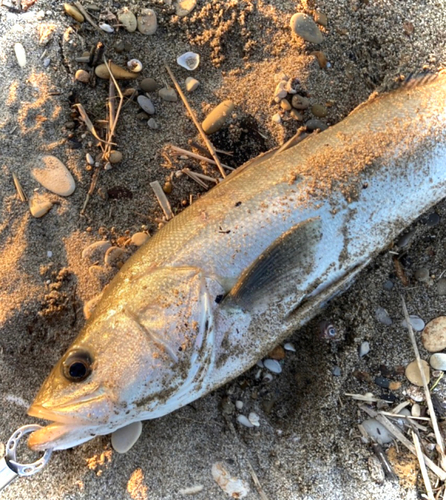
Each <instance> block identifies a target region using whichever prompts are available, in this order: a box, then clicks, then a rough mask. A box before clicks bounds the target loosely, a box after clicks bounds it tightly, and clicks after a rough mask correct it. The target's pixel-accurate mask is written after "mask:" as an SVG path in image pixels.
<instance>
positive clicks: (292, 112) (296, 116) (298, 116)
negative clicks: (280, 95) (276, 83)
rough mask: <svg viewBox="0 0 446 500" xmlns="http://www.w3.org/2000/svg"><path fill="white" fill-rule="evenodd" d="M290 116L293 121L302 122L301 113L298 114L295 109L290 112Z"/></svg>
mask: <svg viewBox="0 0 446 500" xmlns="http://www.w3.org/2000/svg"><path fill="white" fill-rule="evenodd" d="M290 116H292V117H293V118H294V119H295V120H297V121H299V122H301V121H303V119H304V117H303V115H302V114H301V113H299V111H297V109H292V110H291V111H290Z"/></svg>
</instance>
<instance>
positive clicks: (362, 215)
mask: <svg viewBox="0 0 446 500" xmlns="http://www.w3.org/2000/svg"><path fill="white" fill-rule="evenodd" d="M445 195H446V75H445V74H444V73H438V74H436V75H428V76H423V77H419V78H418V79H412V80H409V81H408V82H407V83H406V84H405V85H402V86H401V88H399V89H397V90H395V91H393V92H389V93H386V94H381V95H375V96H373V97H371V98H370V99H369V100H368V101H366V102H365V103H363V104H362V105H360V106H359V107H358V108H356V109H355V110H353V111H352V112H351V113H350V114H349V115H348V116H347V117H346V118H345V119H344V120H343V121H341V122H339V123H338V124H336V125H334V126H332V127H330V128H328V129H327V130H325V131H323V132H320V133H316V134H311V135H310V136H309V137H307V138H305V140H303V141H301V142H300V143H298V144H296V145H294V146H292V147H289V148H285V149H284V148H281V149H280V150H278V151H272V152H269V153H266V154H264V155H261V156H259V157H257V158H255V159H253V160H251V161H249V162H247V163H246V164H245V165H242V166H241V167H240V168H239V169H237V170H236V171H234V172H233V173H231V174H230V175H229V176H228V177H227V178H226V179H225V180H224V181H223V182H221V183H220V184H218V185H217V186H216V187H215V188H213V189H212V190H211V191H209V192H208V193H206V194H205V195H204V196H202V197H201V198H199V199H198V200H196V201H195V202H194V203H193V204H192V205H191V206H189V207H188V208H187V209H186V210H184V211H183V212H181V213H180V214H179V215H177V216H175V217H174V218H173V219H172V220H171V221H169V222H168V223H167V224H166V225H165V226H164V227H163V228H161V229H160V230H159V231H158V232H157V233H156V234H155V235H154V236H153V237H152V238H151V239H149V241H148V242H147V243H145V245H144V246H143V247H141V249H139V250H138V251H137V252H136V253H135V254H134V255H133V256H132V257H131V258H130V259H129V260H128V261H127V262H126V264H125V265H124V266H123V267H122V269H121V270H120V272H119V273H118V274H117V275H116V277H115V278H114V279H113V280H112V282H111V283H110V285H109V286H108V287H107V289H106V290H105V291H104V293H103V296H102V298H101V300H100V301H99V303H98V305H97V307H96V309H95V310H94V312H93V314H92V316H91V318H90V319H89V320H88V321H87V322H86V324H85V327H84V328H83V329H82V331H81V332H80V334H79V336H78V337H77V338H76V339H75V340H74V342H73V343H72V344H71V346H70V347H69V348H68V350H67V351H66V353H65V354H64V355H63V356H62V358H61V359H60V361H59V362H58V363H57V364H56V365H55V367H54V368H53V370H52V371H51V373H50V374H49V376H48V378H47V379H46V381H45V382H44V383H43V385H42V387H41V388H40V391H39V392H38V394H37V396H36V398H35V400H34V402H33V403H32V405H31V406H30V408H29V411H28V414H29V415H31V416H33V417H37V418H39V419H45V420H47V421H48V425H46V426H45V427H42V428H41V429H39V430H37V431H35V432H33V433H32V434H31V435H30V438H29V441H28V445H29V446H30V447H31V448H32V449H35V450H46V449H53V450H62V449H66V448H71V447H74V446H77V445H79V444H81V443H84V442H86V441H88V440H90V439H92V438H94V437H95V436H98V435H105V434H109V433H112V432H114V431H115V430H117V429H120V428H122V427H125V426H127V425H129V424H131V423H132V422H136V421H142V420H148V419H153V418H159V417H162V416H163V415H166V414H168V413H170V412H172V411H174V410H177V409H178V408H181V407H183V406H185V405H187V404H189V403H191V402H192V401H194V400H196V399H197V398H200V397H202V396H204V395H205V394H207V393H209V392H210V391H212V390H215V389H216V388H217V387H219V386H221V385H223V384H225V383H226V382H228V381H230V380H232V379H234V378H235V377H237V376H238V375H240V374H241V373H243V372H245V371H246V370H247V369H249V368H250V367H251V366H253V365H254V364H255V363H256V362H257V361H258V360H259V359H261V358H262V357H264V356H265V355H267V353H268V352H270V351H271V350H272V349H273V348H274V347H275V346H276V345H277V344H278V343H280V342H281V341H283V340H284V339H285V338H287V337H289V336H290V335H291V334H292V333H293V332H295V331H296V330H297V329H298V328H299V327H301V326H302V325H304V324H305V323H306V322H307V321H309V319H311V318H312V317H314V316H315V315H316V314H317V313H318V312H319V311H321V309H322V308H323V307H324V306H325V305H326V304H327V302H328V301H329V300H331V299H332V298H333V297H334V296H336V295H337V294H339V293H341V292H342V291H344V290H345V289H346V288H347V287H348V286H349V285H350V284H351V283H352V281H353V280H354V278H355V277H356V276H357V275H358V273H359V272H361V271H362V270H363V269H364V268H365V267H366V266H367V265H368V264H369V263H370V261H371V260H372V259H373V258H374V257H375V256H376V255H378V254H379V252H381V251H383V250H384V249H385V248H386V247H387V246H388V245H389V244H390V243H391V242H392V241H393V239H394V238H395V237H396V236H397V235H398V234H399V233H400V232H401V231H403V230H404V229H405V228H406V227H407V226H408V225H409V224H410V223H412V222H413V221H414V220H415V219H416V218H417V217H419V216H420V215H421V214H423V213H424V212H426V211H427V210H428V209H429V208H430V207H432V206H433V205H434V204H436V203H437V202H439V201H440V200H441V199H442V198H444V197H445Z"/></svg>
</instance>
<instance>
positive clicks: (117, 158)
mask: <svg viewBox="0 0 446 500" xmlns="http://www.w3.org/2000/svg"><path fill="white" fill-rule="evenodd" d="M108 161H109V162H110V163H111V164H113V165H114V164H115V163H120V162H121V161H122V153H121V151H111V152H110V156H109V157H108Z"/></svg>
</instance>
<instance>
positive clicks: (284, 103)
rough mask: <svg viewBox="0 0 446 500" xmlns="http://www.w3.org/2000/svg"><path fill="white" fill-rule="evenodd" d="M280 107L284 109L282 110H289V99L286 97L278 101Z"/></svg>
mask: <svg viewBox="0 0 446 500" xmlns="http://www.w3.org/2000/svg"><path fill="white" fill-rule="evenodd" d="M280 107H281V108H282V109H283V110H284V111H290V110H291V103H290V101H288V100H287V99H282V100H281V101H280Z"/></svg>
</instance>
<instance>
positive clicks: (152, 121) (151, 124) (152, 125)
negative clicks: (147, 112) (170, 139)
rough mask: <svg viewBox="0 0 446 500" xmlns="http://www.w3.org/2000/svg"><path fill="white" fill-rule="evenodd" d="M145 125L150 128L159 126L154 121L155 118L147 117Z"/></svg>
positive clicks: (155, 128)
mask: <svg viewBox="0 0 446 500" xmlns="http://www.w3.org/2000/svg"><path fill="white" fill-rule="evenodd" d="M147 125H148V126H149V128H150V129H152V130H157V129H158V128H159V127H158V123H156V120H155V118H149V119H148V120H147Z"/></svg>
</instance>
